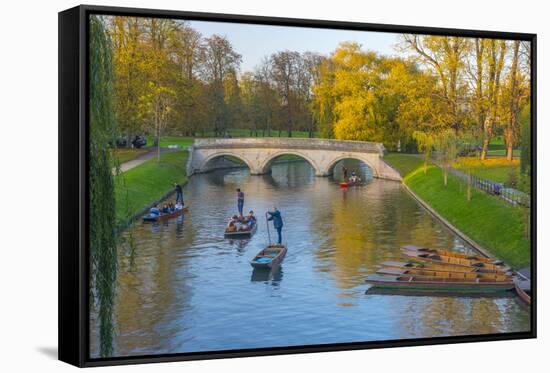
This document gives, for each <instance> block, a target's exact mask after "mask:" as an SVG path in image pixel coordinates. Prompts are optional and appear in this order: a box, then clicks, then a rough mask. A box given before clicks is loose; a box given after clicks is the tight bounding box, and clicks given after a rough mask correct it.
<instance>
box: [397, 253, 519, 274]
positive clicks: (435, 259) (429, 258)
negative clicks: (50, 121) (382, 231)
mask: <svg viewBox="0 0 550 373" xmlns="http://www.w3.org/2000/svg"><path fill="white" fill-rule="evenodd" d="M401 255H402V256H403V257H405V258H407V259H408V260H410V261H417V262H421V263H422V262H432V263H438V264H447V265H453V266H459V267H478V268H483V269H487V270H491V271H497V272H508V271H510V268H509V267H506V266H503V265H498V264H492V263H484V262H479V261H477V260H471V259H462V258H455V257H452V256H445V255H438V254H429V253H420V252H415V251H402V252H401Z"/></svg>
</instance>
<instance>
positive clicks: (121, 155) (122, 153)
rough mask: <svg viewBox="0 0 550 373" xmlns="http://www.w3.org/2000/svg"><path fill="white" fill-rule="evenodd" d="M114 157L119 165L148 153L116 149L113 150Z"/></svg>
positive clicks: (137, 150)
mask: <svg viewBox="0 0 550 373" xmlns="http://www.w3.org/2000/svg"><path fill="white" fill-rule="evenodd" d="M114 152H115V154H114V155H115V157H116V158H117V159H118V162H119V163H120V164H123V163H125V162H128V161H131V160H132V159H136V158H137V157H139V156H140V155H142V154H145V153H147V152H148V150H147V149H127V148H118V149H115V150H114Z"/></svg>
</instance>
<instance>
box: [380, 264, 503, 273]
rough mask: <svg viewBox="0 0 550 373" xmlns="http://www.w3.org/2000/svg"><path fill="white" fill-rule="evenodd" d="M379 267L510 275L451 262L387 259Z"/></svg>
mask: <svg viewBox="0 0 550 373" xmlns="http://www.w3.org/2000/svg"><path fill="white" fill-rule="evenodd" d="M380 266H381V267H384V268H389V269H401V270H404V269H416V270H428V271H444V272H456V273H492V274H505V275H512V272H511V271H510V272H502V271H498V270H490V269H486V268H483V267H468V266H456V265H452V264H446V263H445V264H444V263H432V262H423V263H421V262H417V261H410V262H398V261H387V262H382V263H381V264H380Z"/></svg>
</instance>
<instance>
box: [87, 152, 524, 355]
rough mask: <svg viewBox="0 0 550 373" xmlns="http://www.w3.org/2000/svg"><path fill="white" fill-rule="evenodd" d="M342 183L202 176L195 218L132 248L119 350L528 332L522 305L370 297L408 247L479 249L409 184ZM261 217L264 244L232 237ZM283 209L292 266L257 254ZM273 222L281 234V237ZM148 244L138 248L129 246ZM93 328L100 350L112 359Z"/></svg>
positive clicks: (122, 267)
mask: <svg viewBox="0 0 550 373" xmlns="http://www.w3.org/2000/svg"><path fill="white" fill-rule="evenodd" d="M346 164H347V166H348V168H349V169H350V170H351V169H356V170H358V173H359V174H360V175H361V176H362V178H363V180H364V181H365V183H364V185H362V186H358V187H353V188H349V189H348V190H343V189H340V188H339V185H338V180H339V178H340V174H339V170H340V167H339V166H338V167H336V172H335V175H334V178H333V177H331V178H319V177H315V175H314V171H313V169H312V168H311V167H310V166H309V164H307V163H306V162H291V163H278V164H275V165H274V166H273V171H272V174H271V175H265V176H250V175H249V173H248V170H246V169H233V170H219V171H215V172H212V173H209V174H202V175H197V176H193V177H192V178H191V179H190V181H189V183H188V185H187V186H186V187H185V189H184V198H185V200H186V203H188V205H189V207H190V211H189V213H188V214H187V215H185V217H184V218H180V219H175V220H171V221H168V222H165V223H160V224H142V223H137V224H135V225H134V226H133V227H132V228H131V229H130V230H129V231H128V232H126V234H125V235H126V238H127V240H126V241H127V242H126V243H124V244H121V246H120V248H119V275H118V289H117V299H116V308H115V315H114V318H115V323H116V328H115V331H114V342H115V352H114V355H115V356H136V355H143V354H166V353H180V352H197V351H212V350H230V349H246V348H261V347H280V346H292V345H308V344H325V343H342V342H359V341H380V340H395V339H406V338H420V337H439V336H456V335H474V334H487V333H501V332H519V331H528V330H529V328H530V317H529V312H528V310H527V309H525V308H524V307H523V306H521V305H520V304H519V303H518V301H517V300H516V299H515V298H514V297H513V296H510V297H504V298H491V297H463V296H461V297H448V296H426V295H423V296H410V295H409V296H407V295H387V294H382V295H379V294H365V291H366V290H367V289H368V288H369V285H367V284H366V283H365V282H364V280H365V276H366V275H369V274H373V273H375V272H376V270H377V269H378V268H377V265H378V264H379V263H380V262H383V261H386V260H399V253H400V251H399V247H400V246H402V245H407V244H413V245H418V246H431V247H436V248H443V249H452V250H457V251H465V250H471V249H469V248H468V247H467V246H466V244H465V243H464V242H463V241H462V240H461V239H459V238H458V237H457V236H455V235H454V234H453V233H451V232H450V231H449V230H447V229H446V228H445V227H444V226H443V225H442V224H441V223H439V222H438V221H436V220H435V219H434V218H433V217H432V216H431V215H429V214H428V213H427V212H426V211H425V210H424V209H423V208H422V207H420V206H419V205H418V203H417V202H416V201H415V200H414V199H412V198H411V196H410V195H408V194H407V192H406V191H405V190H404V189H403V188H402V186H401V185H400V183H398V182H393V181H384V180H378V179H373V178H372V176H371V173H370V169H369V168H368V167H367V166H365V165H362V164H360V163H357V162H355V161H346ZM237 187H240V188H241V189H242V190H243V191H244V192H245V195H246V200H245V210H246V211H248V210H250V209H252V210H254V211H255V213H256V215H257V216H259V218H260V219H259V222H260V225H259V229H258V231H257V233H256V234H255V235H254V236H253V237H252V239H251V240H247V241H231V240H228V239H224V236H223V231H224V227H225V224H226V222H227V219H228V217H229V216H230V215H232V214H234V213H235V212H236V193H235V188H237ZM274 205H276V206H277V207H278V208H279V210H280V211H281V213H282V215H283V219H284V223H285V225H284V229H283V241H284V242H285V243H287V244H288V254H287V256H286V258H285V260H284V262H283V264H282V266H281V267H280V269H279V270H278V271H275V272H274V273H267V274H266V273H264V272H257V271H253V269H252V267H251V266H250V264H249V260H250V259H251V258H253V257H254V255H255V254H256V253H257V252H258V251H260V250H261V249H262V248H263V247H264V246H265V245H266V243H267V242H268V234H267V227H266V223H265V218H263V215H264V214H265V211H266V210H268V209H270V208H272V207H273V206H274ZM273 233H274V232H273V229H272V227H271V234H272V236H273ZM130 241H132V242H134V244H133V245H129V244H128V242H130ZM94 320H95V318H92V323H91V355H92V357H97V356H98V341H97V325H96V323H95V321H94Z"/></svg>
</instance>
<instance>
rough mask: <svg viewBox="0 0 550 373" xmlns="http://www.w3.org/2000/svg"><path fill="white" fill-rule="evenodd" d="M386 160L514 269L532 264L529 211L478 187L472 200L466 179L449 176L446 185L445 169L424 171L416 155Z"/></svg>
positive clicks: (453, 221)
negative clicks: (464, 180)
mask: <svg viewBox="0 0 550 373" xmlns="http://www.w3.org/2000/svg"><path fill="white" fill-rule="evenodd" d="M385 159H386V161H388V163H390V164H391V165H392V166H393V167H395V168H396V169H398V170H400V172H402V175H403V176H404V180H403V181H404V183H405V184H406V185H407V186H409V188H411V189H412V190H413V191H414V192H415V193H416V194H417V195H418V196H419V197H420V198H422V199H423V200H424V201H425V202H426V203H428V204H429V205H430V206H431V207H432V208H434V209H435V210H436V211H437V212H438V213H439V214H440V215H441V216H443V217H444V218H445V219H447V220H448V221H449V222H450V223H451V224H453V225H454V226H455V227H457V228H458V229H460V230H461V231H462V232H464V233H465V234H466V235H468V236H469V237H470V238H472V239H473V240H474V241H476V242H478V243H479V244H480V245H482V246H483V247H485V248H487V249H488V250H490V251H491V252H492V253H493V254H494V255H495V256H496V257H498V258H500V259H502V260H504V261H505V262H506V263H508V264H509V265H511V266H512V267H513V268H516V269H517V268H521V267H524V266H527V265H529V263H530V242H529V240H527V239H525V236H524V234H525V231H526V227H525V224H526V219H527V211H528V210H525V209H524V208H522V207H514V206H511V205H509V204H507V203H506V202H504V201H502V200H500V199H499V198H496V197H494V196H490V195H488V194H486V193H484V192H482V191H478V190H475V189H472V199H471V200H470V201H468V200H467V199H466V190H467V187H466V184H465V183H464V182H462V181H461V180H460V179H458V178H456V177H454V176H453V175H449V182H448V185H447V187H445V186H444V185H443V175H442V170H441V169H440V168H439V167H437V166H435V165H430V166H429V167H428V172H427V174H424V172H423V168H422V159H420V158H418V157H416V156H413V155H406V154H388V155H387V156H386V157H385ZM415 165H416V166H415Z"/></svg>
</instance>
